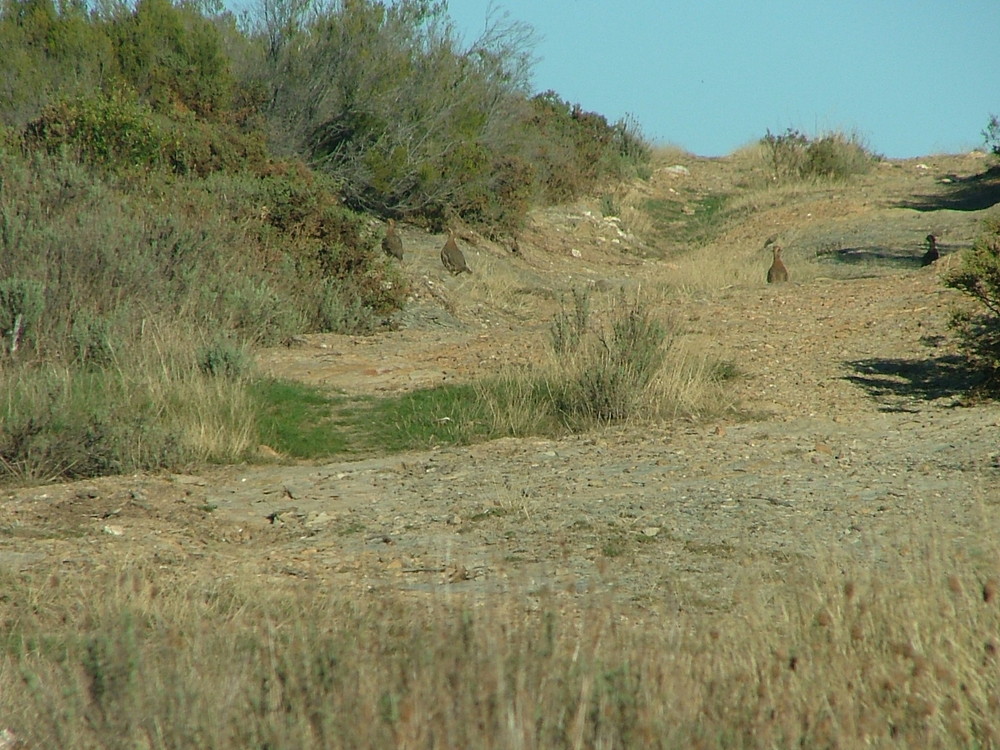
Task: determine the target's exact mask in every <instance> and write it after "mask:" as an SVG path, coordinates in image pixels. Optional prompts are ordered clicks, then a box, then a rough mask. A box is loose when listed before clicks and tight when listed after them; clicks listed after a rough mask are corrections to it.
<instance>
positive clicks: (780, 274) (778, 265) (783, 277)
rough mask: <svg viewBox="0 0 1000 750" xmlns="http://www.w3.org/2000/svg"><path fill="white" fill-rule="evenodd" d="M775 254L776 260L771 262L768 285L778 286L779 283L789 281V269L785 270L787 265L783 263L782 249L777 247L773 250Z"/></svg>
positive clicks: (768, 271) (768, 270)
mask: <svg viewBox="0 0 1000 750" xmlns="http://www.w3.org/2000/svg"><path fill="white" fill-rule="evenodd" d="M771 249H772V251H773V252H774V260H773V261H772V262H771V267H770V268H769V269H767V283H768V284H777V283H779V282H783V281H788V269H787V268H785V264H784V263H782V262H781V248H780V247H779V246H778V245H775V246H774V247H773V248H771Z"/></svg>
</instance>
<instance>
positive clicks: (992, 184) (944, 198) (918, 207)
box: [897, 166, 1000, 211]
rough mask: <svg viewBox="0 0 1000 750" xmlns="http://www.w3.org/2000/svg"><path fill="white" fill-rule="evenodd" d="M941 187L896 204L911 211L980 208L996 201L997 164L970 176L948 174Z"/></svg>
mask: <svg viewBox="0 0 1000 750" xmlns="http://www.w3.org/2000/svg"><path fill="white" fill-rule="evenodd" d="M949 179H950V180H951V181H950V182H949V183H946V184H945V185H944V186H943V187H944V189H943V190H941V191H940V192H938V193H934V194H932V195H917V196H914V197H913V198H912V199H910V200H905V201H901V202H900V203H898V204H897V205H898V206H899V207H900V208H912V209H914V210H915V211H982V210H983V209H986V208H991V207H992V206H995V205H997V204H998V203H1000V166H997V167H990V168H989V169H988V170H986V171H985V172H981V173H980V174H975V175H972V176H971V177H958V176H955V175H952V176H951V177H950V178H949Z"/></svg>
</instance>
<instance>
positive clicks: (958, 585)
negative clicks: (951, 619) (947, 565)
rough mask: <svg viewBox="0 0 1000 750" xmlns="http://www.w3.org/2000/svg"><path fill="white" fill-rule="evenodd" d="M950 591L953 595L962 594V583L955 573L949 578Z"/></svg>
mask: <svg viewBox="0 0 1000 750" xmlns="http://www.w3.org/2000/svg"><path fill="white" fill-rule="evenodd" d="M948 589H949V590H950V591H951V593H953V594H961V593H962V581H961V580H960V579H959V577H958V576H957V575H955V574H954V573H952V574H951V575H950V576H948Z"/></svg>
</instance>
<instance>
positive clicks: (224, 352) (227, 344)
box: [197, 337, 253, 378]
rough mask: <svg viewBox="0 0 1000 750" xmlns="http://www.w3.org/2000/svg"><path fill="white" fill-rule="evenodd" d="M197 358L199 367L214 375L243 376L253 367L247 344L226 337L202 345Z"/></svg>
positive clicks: (204, 371) (207, 373)
mask: <svg viewBox="0 0 1000 750" xmlns="http://www.w3.org/2000/svg"><path fill="white" fill-rule="evenodd" d="M197 359H198V369H200V370H201V371H202V372H203V373H205V374H206V375H212V376H213V377H226V378H242V377H246V376H247V375H248V374H249V373H250V370H251V368H252V367H253V358H252V357H251V356H250V354H249V353H248V352H247V349H246V346H244V345H242V344H239V343H237V342H235V341H233V340H232V339H229V338H224V337H218V338H216V339H215V340H214V341H212V342H211V343H209V344H205V345H203V346H202V347H200V348H199V350H198V356H197Z"/></svg>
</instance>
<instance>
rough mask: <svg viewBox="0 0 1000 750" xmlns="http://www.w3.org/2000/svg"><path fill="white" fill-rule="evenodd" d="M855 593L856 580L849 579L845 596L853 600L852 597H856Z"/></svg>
mask: <svg viewBox="0 0 1000 750" xmlns="http://www.w3.org/2000/svg"><path fill="white" fill-rule="evenodd" d="M854 594H855V588H854V581H848V582H847V583H845V584H844V598H845V599H847V601H851V599H853V598H854Z"/></svg>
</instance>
